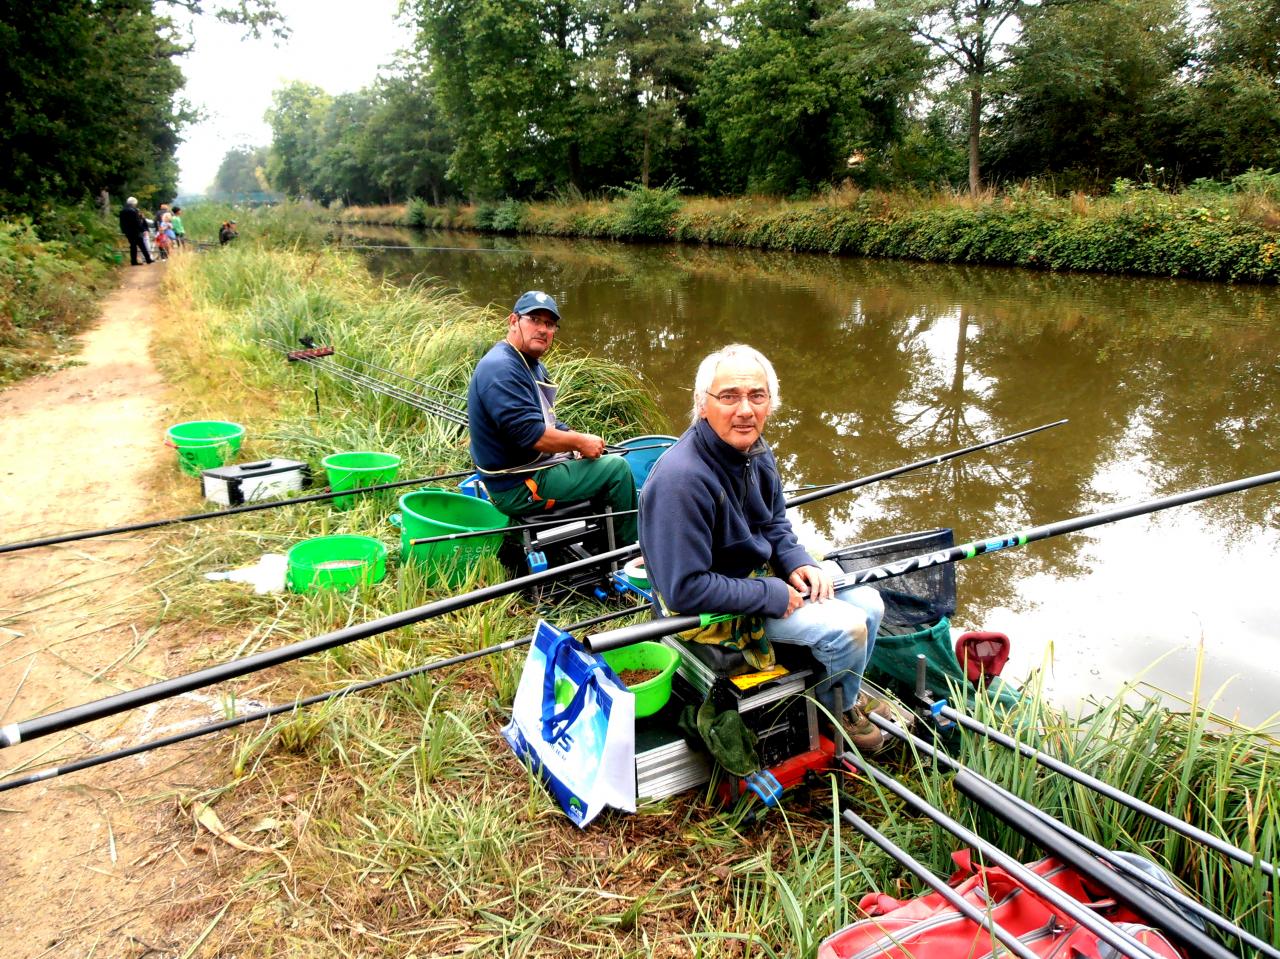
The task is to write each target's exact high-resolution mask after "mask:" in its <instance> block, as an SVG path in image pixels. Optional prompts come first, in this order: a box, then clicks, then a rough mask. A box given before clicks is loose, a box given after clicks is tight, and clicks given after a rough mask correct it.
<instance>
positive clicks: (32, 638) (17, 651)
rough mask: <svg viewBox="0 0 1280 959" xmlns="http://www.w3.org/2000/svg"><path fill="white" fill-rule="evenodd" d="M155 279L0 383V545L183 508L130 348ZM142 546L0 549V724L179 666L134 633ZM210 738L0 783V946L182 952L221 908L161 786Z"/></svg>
mask: <svg viewBox="0 0 1280 959" xmlns="http://www.w3.org/2000/svg"><path fill="white" fill-rule="evenodd" d="M163 273H164V267H163V266H160V265H156V266H152V267H146V268H143V267H139V268H137V269H130V268H126V269H125V270H124V277H123V282H122V286H121V288H120V289H119V290H117V291H116V292H114V293H113V294H112V295H111V296H109V297H108V298H107V300H106V301H105V302H104V304H103V309H102V317H101V319H100V321H99V322H98V324H97V325H96V326H95V327H94V328H93V329H92V330H90V331H89V332H88V333H87V334H86V335H85V336H84V338H83V339H84V349H83V352H82V354H81V355H80V360H81V362H82V363H83V365H78V366H75V367H72V368H69V369H65V370H62V371H60V372H58V373H55V374H52V375H48V376H43V377H38V378H36V379H33V380H29V381H26V382H24V383H21V384H19V385H17V386H15V387H13V388H11V389H8V390H6V391H4V392H0V423H3V429H0V541H4V542H11V541H16V540H21V539H27V538H32V537H36V536H43V535H49V534H52V533H56V532H62V531H66V530H73V529H87V528H97V527H106V526H113V525H119V524H123V523H128V522H131V521H136V520H138V519H140V518H149V517H155V516H165V515H172V514H174V513H176V512H186V511H188V509H189V508H191V507H193V506H194V505H195V502H196V499H195V498H196V496H197V495H198V494H196V493H195V491H194V490H188V489H186V486H189V485H190V484H185V485H184V486H183V487H182V489H183V496H182V498H181V500H178V499H176V498H175V494H174V492H173V490H174V488H176V485H177V484H175V483H174V480H173V477H172V476H171V474H172V471H173V470H174V466H173V461H172V455H173V454H172V452H171V451H170V450H168V449H166V448H165V447H164V446H163V445H162V430H163V427H164V425H165V424H167V423H170V422H172V420H171V419H170V411H169V409H168V408H167V406H166V403H167V401H168V397H167V391H166V387H165V384H164V382H163V380H162V378H161V376H160V374H159V373H158V372H157V371H156V367H155V366H154V364H153V363H152V361H151V359H150V355H149V349H150V344H151V339H152V334H153V325H154V322H155V320H154V318H155V317H156V316H157V309H156V307H157V305H158V304H159V288H160V283H161V280H162V279H163ZM175 506H178V507H180V508H177V509H175V508H174V507H175ZM153 548H154V541H153V540H151V539H148V538H147V534H133V535H132V536H120V537H108V538H103V539H95V540H86V541H83V542H78V543H68V544H63V545H59V546H55V547H45V548H39V549H33V550H29V551H24V552H18V553H12V554H0V724H6V723H14V722H18V721H22V720H26V719H30V718H32V717H34V716H38V715H42V714H45V713H48V712H51V711H53V710H57V709H62V708H65V707H68V706H72V705H75V704H79V703H84V702H89V701H91V700H96V699H99V698H102V697H104V696H109V695H111V694H113V693H115V692H117V691H119V690H121V689H131V688H136V687H138V686H142V685H145V684H147V683H149V682H153V681H155V680H156V679H158V678H161V677H164V676H171V675H174V674H176V673H180V672H184V671H185V669H184V665H185V662H186V656H185V655H184V645H189V644H190V642H191V639H190V637H187V636H183V635H182V633H181V631H180V630H176V629H171V628H170V629H166V628H160V629H156V628H153V626H152V625H151V624H150V623H149V621H148V618H147V616H146V613H145V611H144V608H143V604H144V603H146V602H147V598H148V597H147V591H148V587H147V585H146V584H147V576H146V569H147V567H148V565H149V563H150V562H151V560H152V553H153ZM216 715H217V707H216V703H215V702H214V701H213V700H212V699H209V698H206V697H199V696H196V695H194V694H193V695H190V696H188V697H184V698H183V699H182V700H178V701H172V702H170V703H169V704H167V705H165V706H164V707H163V708H161V707H160V706H159V705H157V706H153V707H148V708H146V709H142V710H136V711H134V712H132V713H127V714H124V715H123V716H121V717H114V718H111V719H107V720H102V721H99V722H96V723H93V724H90V725H88V726H84V727H77V728H75V729H72V730H69V731H67V732H63V733H59V734H54V735H52V736H48V737H44V738H41V739H37V740H35V741H33V742H28V743H22V744H19V745H18V746H15V747H12V748H10V749H6V750H3V751H0V778H9V776H10V775H14V774H18V773H21V772H27V771H30V770H29V769H28V768H27V764H28V763H35V762H37V761H40V762H47V761H48V760H50V759H51V758H54V757H58V758H59V759H63V760H66V759H71V758H77V757H80V756H85V755H94V754H97V753H100V752H104V751H106V750H109V749H113V748H119V747H121V746H123V745H128V744H131V743H133V742H135V741H138V740H144V739H153V738H156V737H157V736H159V735H163V734H164V733H166V732H169V731H171V730H174V729H177V728H180V727H182V726H189V725H197V724H199V723H203V722H207V721H209V719H210V718H211V717H214V716H216ZM210 748H211V747H210V746H209V745H201V741H197V743H196V744H195V745H194V746H190V747H187V746H178V747H173V748H170V749H167V750H162V751H158V752H155V753H149V754H144V755H142V756H138V757H133V758H129V759H125V760H122V761H120V762H115V763H111V764H108V765H104V766H101V767H98V768H95V769H91V770H86V771H84V772H78V773H72V774H69V775H67V776H64V777H59V778H55V779H51V780H49V781H47V782H41V783H37V784H34V785H30V786H25V787H22V788H20V789H16V790H13V791H9V792H4V793H0V876H2V877H3V880H2V881H0V957H6V959H7V957H35V956H75V957H87V956H109V957H115V956H126V957H135V959H136V957H142V956H173V955H178V954H180V953H179V951H180V950H181V953H182V954H185V953H186V950H187V949H188V948H190V947H191V946H192V945H193V940H194V939H196V938H198V936H199V930H200V929H202V928H204V927H205V926H206V925H208V923H209V921H210V919H211V918H212V917H213V916H215V915H216V914H217V909H218V908H219V907H220V905H221V903H220V902H217V901H215V900H213V899H212V898H210V897H209V896H208V895H207V893H206V892H205V889H206V880H207V879H208V878H209V876H208V870H209V867H210V865H211V863H210V861H209V860H208V854H209V851H210V850H209V845H208V839H209V837H208V835H207V833H206V834H204V835H203V836H198V835H197V833H196V827H194V826H193V823H192V817H191V813H190V811H189V810H186V811H184V809H183V808H182V807H180V805H179V804H178V803H177V801H176V800H175V799H174V797H176V796H178V795H183V796H189V795H191V794H192V793H195V792H197V791H199V790H200V789H201V788H203V787H204V786H206V785H207V784H208V783H207V782H206V780H208V779H209V778H210V777H211V776H212V775H215V773H214V770H216V769H217V768H219V766H220V765H221V764H220V763H214V762H210V763H203V762H200V760H201V759H202V758H204V759H207V758H208V757H209V756H210ZM193 760H194V761H193ZM175 924H177V925H181V926H182V927H183V929H182V931H181V932H175V930H174V926H175ZM192 930H195V931H194V932H192ZM178 940H186V941H185V942H182V943H180V942H179V941H178ZM194 954H197V955H198V954H199V953H198V952H196V953H194Z"/></svg>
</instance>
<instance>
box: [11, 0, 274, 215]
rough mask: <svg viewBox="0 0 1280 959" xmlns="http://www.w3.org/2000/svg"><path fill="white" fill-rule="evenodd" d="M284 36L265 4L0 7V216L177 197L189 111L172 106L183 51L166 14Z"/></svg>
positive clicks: (111, 2) (62, 0)
mask: <svg viewBox="0 0 1280 959" xmlns="http://www.w3.org/2000/svg"><path fill="white" fill-rule="evenodd" d="M175 7H177V8H182V9H185V10H187V11H189V12H191V13H194V14H202V13H204V14H208V15H212V16H215V17H217V18H219V19H221V20H225V21H229V22H234V23H240V24H242V25H244V26H245V27H246V28H247V29H249V30H250V31H251V32H256V31H260V30H263V29H267V30H270V31H272V32H274V33H276V34H277V35H283V33H284V27H283V24H282V21H281V19H280V15H279V13H278V12H276V10H275V7H274V3H273V2H271V0H235V2H231V3H226V4H221V3H220V4H213V5H210V4H207V3H202V2H200V0H154V2H153V0H51V2H49V3H44V4H32V3H17V2H9V3H5V4H4V6H3V8H2V9H0V89H3V90H4V96H3V97H0V130H3V131H4V134H3V135H4V152H3V155H0V211H5V212H14V213H22V212H34V211H36V210H39V209H40V208H42V207H44V206H47V205H49V204H55V203H66V202H74V201H76V200H79V199H82V198H84V197H87V196H90V195H96V194H97V193H98V191H99V190H101V189H104V188H105V189H107V190H108V191H110V192H113V193H115V192H119V191H121V190H124V189H128V190H129V192H131V193H134V194H136V195H138V196H139V197H140V198H142V199H144V200H147V199H149V198H152V197H155V198H168V197H171V196H172V195H173V193H174V191H175V189H176V182H177V164H176V161H175V159H174V154H175V151H176V149H177V145H178V142H179V138H180V133H181V129H182V126H183V125H184V124H186V123H188V122H191V121H192V120H193V119H195V114H194V113H193V112H192V111H191V110H190V109H189V108H188V107H187V106H186V105H185V104H183V103H182V102H180V101H179V100H178V97H177V94H178V91H179V90H180V89H181V88H182V84H183V77H182V72H181V70H180V69H179V68H178V66H177V64H176V63H175V58H176V57H178V56H179V55H180V54H182V53H183V52H184V51H185V49H186V48H185V47H184V45H183V43H182V42H181V41H180V38H179V35H178V32H177V30H176V29H175V28H174V25H173V23H172V22H171V21H170V20H169V19H168V18H167V17H166V16H165V15H164V14H165V12H166V11H169V10H172V9H173V8H175Z"/></svg>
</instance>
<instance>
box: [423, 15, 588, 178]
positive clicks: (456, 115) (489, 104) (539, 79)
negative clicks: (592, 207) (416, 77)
mask: <svg viewBox="0 0 1280 959" xmlns="http://www.w3.org/2000/svg"><path fill="white" fill-rule="evenodd" d="M409 9H410V12H411V13H412V14H413V15H414V16H415V17H416V21H417V25H418V39H417V45H418V52H419V55H420V56H421V57H423V58H425V59H426V60H427V61H429V62H430V64H431V78H432V81H433V83H434V84H435V90H436V94H437V97H438V103H439V106H440V109H441V111H442V113H443V116H444V119H445V122H446V123H447V125H448V129H449V133H450V136H451V137H452V139H453V143H454V149H453V155H452V157H451V158H450V163H449V175H450V177H451V178H452V179H453V180H454V181H455V182H457V183H458V184H459V185H461V186H462V187H463V188H464V189H465V190H467V191H468V192H469V193H471V194H473V195H475V196H478V197H483V198H494V197H500V196H504V195H511V196H527V195H530V194H534V193H538V192H543V191H547V190H551V189H555V188H558V187H560V186H562V185H565V184H566V183H567V184H568V185H569V186H570V187H572V188H574V189H579V190H580V189H582V187H583V181H582V138H581V120H582V112H583V100H582V98H581V93H582V91H581V90H580V87H579V85H578V69H579V66H580V64H581V61H582V57H583V53H584V51H585V49H586V44H587V23H586V20H585V19H584V16H583V13H584V11H583V10H580V9H579V7H578V6H577V5H576V4H574V3H571V2H569V0H561V2H556V0H546V2H544V0H414V2H413V3H412V5H411V6H410V7H409Z"/></svg>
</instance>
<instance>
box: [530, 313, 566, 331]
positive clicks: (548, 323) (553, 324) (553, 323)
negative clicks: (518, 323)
mask: <svg viewBox="0 0 1280 959" xmlns="http://www.w3.org/2000/svg"><path fill="white" fill-rule="evenodd" d="M521 319H522V320H528V321H529V322H530V323H532V324H533V325H534V326H535V327H537V326H545V327H546V328H547V329H548V330H550V331H551V332H552V333H554V332H555V331H556V330H558V329H560V321H559V320H557V319H556V318H555V317H552V318H551V319H549V320H546V319H543V318H542V317H540V316H534V315H533V314H532V313H525V314H524V315H523V316H521Z"/></svg>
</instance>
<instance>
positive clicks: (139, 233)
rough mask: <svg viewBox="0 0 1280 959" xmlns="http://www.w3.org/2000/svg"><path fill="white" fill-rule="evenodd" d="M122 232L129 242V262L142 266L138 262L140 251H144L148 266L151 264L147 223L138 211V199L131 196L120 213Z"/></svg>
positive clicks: (143, 254)
mask: <svg viewBox="0 0 1280 959" xmlns="http://www.w3.org/2000/svg"><path fill="white" fill-rule="evenodd" d="M120 232H121V233H123V234H124V235H125V237H126V238H127V239H128V240H129V262H130V263H132V264H133V265H134V266H141V265H142V264H141V263H139V262H138V251H139V250H141V251H142V256H143V258H144V259H145V260H146V261H147V264H148V265H150V264H151V253H150V252H149V251H148V250H147V241H146V233H147V221H146V220H145V219H144V218H143V216H142V214H141V213H140V212H139V211H138V198H137V197H134V196H131V197H129V199H127V200H125V201H124V209H122V210H121V211H120Z"/></svg>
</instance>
